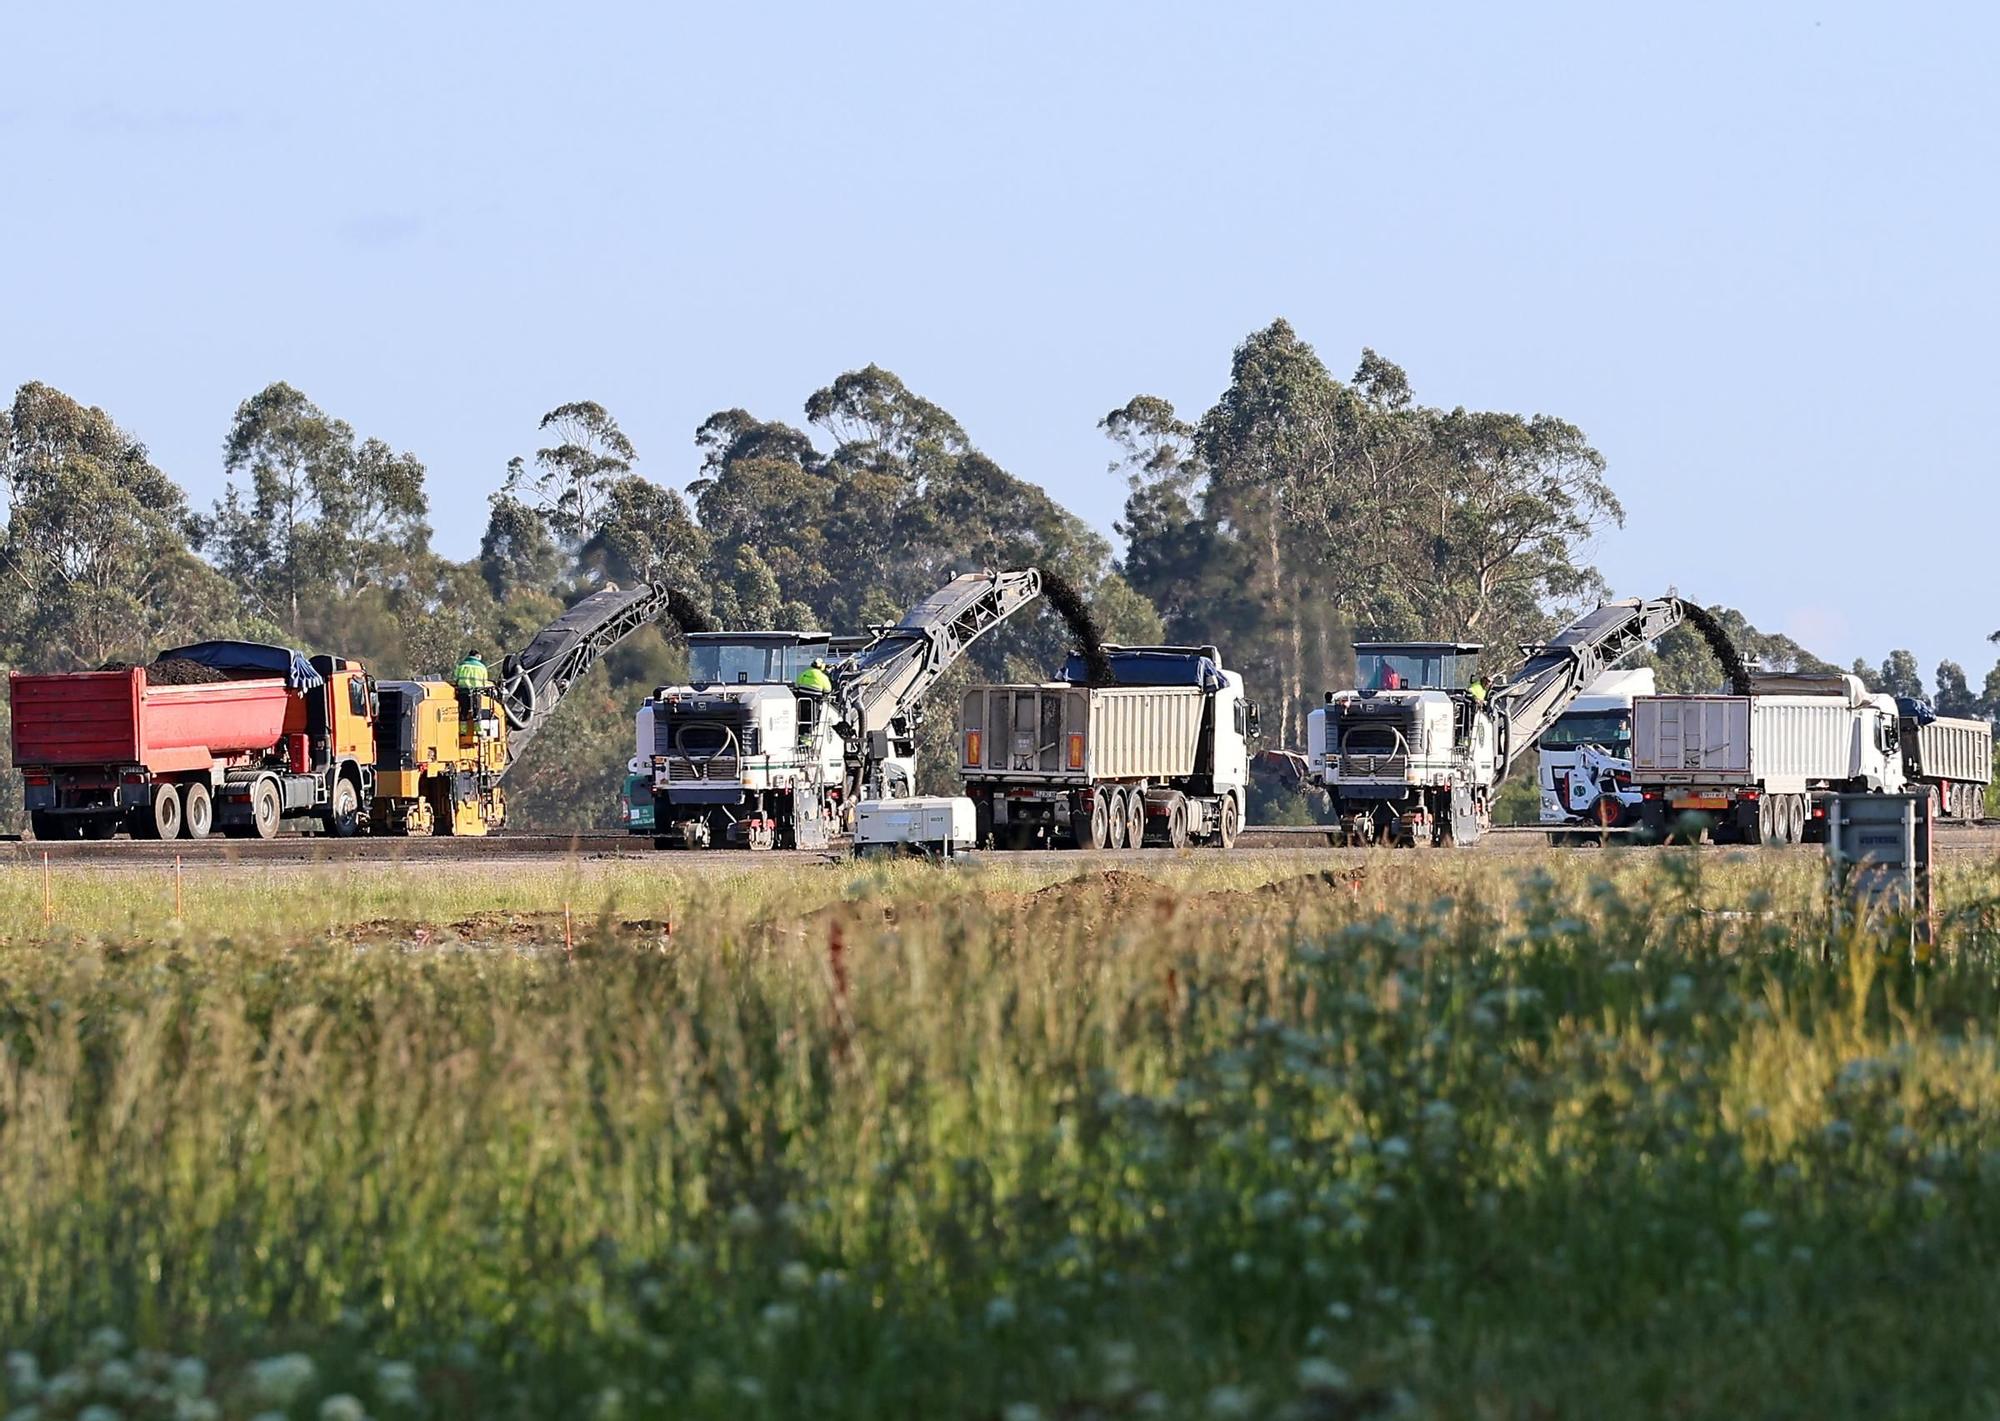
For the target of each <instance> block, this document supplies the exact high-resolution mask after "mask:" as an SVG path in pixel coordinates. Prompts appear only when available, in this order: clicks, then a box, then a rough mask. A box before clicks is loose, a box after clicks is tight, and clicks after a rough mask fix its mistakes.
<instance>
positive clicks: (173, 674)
mask: <svg viewBox="0 0 2000 1421" xmlns="http://www.w3.org/2000/svg"><path fill="white" fill-rule="evenodd" d="M228 679H229V678H228V677H227V676H225V675H224V674H223V673H222V672H220V671H218V670H216V669H215V668H214V667H213V666H204V665H202V664H201V663H200V662H199V661H189V660H188V659H187V658H185V657H181V656H170V657H167V658H166V659H165V660H162V661H155V662H154V663H153V664H152V665H151V666H148V667H147V668H146V680H147V682H148V683H149V684H151V685H154V686H207V685H211V684H213V683H214V682H216V681H227V680H228Z"/></svg>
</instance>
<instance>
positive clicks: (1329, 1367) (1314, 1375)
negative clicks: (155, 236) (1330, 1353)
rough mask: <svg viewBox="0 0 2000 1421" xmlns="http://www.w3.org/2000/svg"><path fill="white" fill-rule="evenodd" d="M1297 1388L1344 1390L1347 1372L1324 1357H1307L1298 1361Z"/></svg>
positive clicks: (1307, 1389) (1305, 1389)
mask: <svg viewBox="0 0 2000 1421" xmlns="http://www.w3.org/2000/svg"><path fill="white" fill-rule="evenodd" d="M1299 1389H1300V1390H1302V1391H1345V1390H1346V1389H1347V1373H1346V1372H1344V1371H1342V1370H1341V1369H1340V1368H1339V1367H1337V1366H1335V1365H1334V1364H1333V1363H1332V1362H1329V1361H1327V1359H1326V1358H1324V1357H1308V1358H1306V1359H1305V1360H1304V1361H1303V1362H1301V1363H1299Z"/></svg>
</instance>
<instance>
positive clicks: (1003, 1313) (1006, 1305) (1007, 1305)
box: [986, 1293, 1017, 1327]
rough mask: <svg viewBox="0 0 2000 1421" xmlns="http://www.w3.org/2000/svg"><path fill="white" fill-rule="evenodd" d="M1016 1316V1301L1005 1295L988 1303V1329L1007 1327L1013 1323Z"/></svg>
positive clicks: (989, 1300)
mask: <svg viewBox="0 0 2000 1421" xmlns="http://www.w3.org/2000/svg"><path fill="white" fill-rule="evenodd" d="M1016 1315H1017V1311H1016V1309H1015V1307H1014V1300H1013V1299H1012V1298H1010V1297H1008V1296H1007V1295H1006V1294H1005V1293H1002V1294H1000V1296H998V1297H996V1298H989V1299H988V1300H987V1302H986V1325H987V1326H988V1327H1005V1326H1007V1325H1008V1324H1009V1323H1011V1322H1013V1320H1014V1318H1015V1317H1016Z"/></svg>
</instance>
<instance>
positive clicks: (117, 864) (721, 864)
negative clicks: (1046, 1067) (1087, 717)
mask: <svg viewBox="0 0 2000 1421" xmlns="http://www.w3.org/2000/svg"><path fill="white" fill-rule="evenodd" d="M1548 847H1549V845H1548V837H1547V835H1545V834H1544V833H1543V832H1542V831H1540V830H1538V829H1501V830H1496V831H1494V832H1493V833H1491V834H1489V835H1487V836H1486V837H1485V838H1484V839H1482V840H1480V842H1479V844H1478V845H1477V846H1476V847H1475V848H1473V849H1471V850H1454V849H1432V850H1413V849H1347V848H1340V847H1338V846H1336V845H1334V843H1333V842H1332V840H1331V838H1330V837H1329V835H1328V834H1327V831H1326V830H1324V829H1319V828H1311V829H1295V828H1250V829H1246V830H1244V831H1243V835H1242V837H1241V838H1239V839H1238V840H1237V843H1236V847H1235V848H1234V849H1233V850H1231V851H1230V852H1231V854H1232V855H1235V856H1247V855H1254V856H1256V857H1259V858H1268V859H1286V860H1297V861H1300V862H1301V863H1304V862H1313V863H1327V862H1351V863H1360V862H1366V861H1368V860H1369V859H1370V858H1371V857H1374V856H1394V855H1402V854H1411V853H1424V852H1428V853H1458V852H1471V853H1477V854H1481V855H1488V854H1528V853H1535V852H1543V851H1547V849H1548ZM1933 847H1934V850H1935V852H1936V853H1937V855H1938V856H1939V857H1940V858H1958V857H1975V856H1976V857H1988V856H2000V821H1988V822H1983V823H1979V824H1973V825H1959V824H1940V825H1939V826H1938V827H1937V829H1936V833H1935V838H1934V840H1933ZM1564 851H1565V852H1573V853H1596V852H1600V850H1599V848H1598V847H1597V846H1596V845H1594V844H1584V845H1579V846H1577V847H1574V848H1570V849H1566V850H1564ZM1620 851H1621V852H1640V853H1652V852H1661V850H1653V849H1639V848H1630V847H1621V849H1620ZM1220 852H1221V851H1220V850H1217V849H1212V848H1194V849H1185V850H1175V849H1117V850H1105V851H1101V852H1096V851H1080V850H1074V849H1031V850H1027V851H1023V852H1011V853H1010V852H1000V851H989V852H987V853H985V854H983V855H980V857H984V858H992V859H1001V860H1005V861H1007V862H1016V863H1022V864H1031V865H1036V866H1041V867H1061V866H1063V865H1065V864H1086V863H1090V864H1119V863H1130V864H1142V863H1171V862H1174V861H1175V860H1177V859H1180V858H1183V857H1186V858H1191V859H1200V858H1205V857H1208V856H1210V855H1216V854H1219V853H1220ZM1716 852H1728V850H1716ZM1759 852H1764V853H1784V854H1811V855H1819V854H1822V853H1824V852H1825V850H1824V849H1822V848H1821V847H1819V846H1817V845H1805V846H1801V847H1796V848H1771V849H1764V850H1760V851H1759ZM44 854H46V855H47V857H48V860H49V862H50V864H51V865H55V864H62V865H66V866H71V867H76V868H86V867H87V868H107V869H112V868H157V867H165V866H169V865H171V864H172V863H173V861H174V860H175V859H176V858H179V859H180V860H181V862H182V864H183V867H184V868H186V869H202V868H210V867H215V868H221V867H253V866H271V867H281V866H282V867H306V866H311V865H315V864H328V865H333V864H350V863H351V864H379V865H392V864H411V865H431V864H452V865H455V866H456V865H463V866H466V867H473V866H483V865H493V866H501V865H515V864H544V865H546V864H551V863H562V862H566V861H568V860H570V859H572V858H574V859H578V860H588V861H593V862H621V861H623V862H631V863H635V864H638V863H654V864H658V865H659V866H660V867H662V868H669V869H695V870H700V871H716V870H730V869H739V868H778V867H783V866H796V865H799V864H810V863H823V862H826V861H828V860H830V859H840V858H844V857H846V855H845V853H844V851H841V850H834V851H831V852H823V853H806V852H793V851H772V852H761V853H753V852H750V851H747V850H743V849H709V850H703V851H700V852H694V853H690V852H686V851H683V850H656V849H654V848H653V847H652V841H651V840H650V839H648V838H644V837H639V836H636V835H629V834H618V833H596V834H578V835H573V836H572V835H544V834H496V835H493V836H491V837H489V838H481V839H451V838H432V839H390V838H382V839H371V838H360V839H328V838H321V837H317V836H308V835H302V834H283V835H280V836H279V837H277V838H275V839H264V840H254V839H224V838H210V839H203V840H200V841H199V842H195V841H189V840H180V841H178V842H172V843H159V842H157V841H147V840H135V839H110V840H104V841H99V842H79V841H74V840H67V841H57V842H51V843H39V842H36V841H34V840H24V839H0V865H10V864H11V865H17V866H22V867H26V866H28V865H34V866H37V867H39V866H40V865H41V863H42V859H43V855H44Z"/></svg>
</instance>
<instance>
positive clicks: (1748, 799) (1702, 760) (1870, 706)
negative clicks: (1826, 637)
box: [1632, 673, 1992, 844]
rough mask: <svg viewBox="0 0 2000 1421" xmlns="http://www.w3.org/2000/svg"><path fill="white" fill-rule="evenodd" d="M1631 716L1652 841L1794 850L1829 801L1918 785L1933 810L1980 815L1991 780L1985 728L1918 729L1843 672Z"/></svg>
mask: <svg viewBox="0 0 2000 1421" xmlns="http://www.w3.org/2000/svg"><path fill="white" fill-rule="evenodd" d="M1632 715H1633V723H1632V784H1633V787H1634V788H1635V789H1637V790H1638V791H1639V792H1640V794H1641V795H1642V796H1643V798H1642V800H1641V809H1640V826H1641V828H1642V829H1643V830H1646V831H1649V832H1650V833H1653V834H1655V835H1659V834H1665V833H1667V832H1669V831H1672V830H1675V829H1677V828H1678V829H1682V830H1684V831H1685V830H1686V829H1688V828H1690V827H1693V828H1706V829H1707V830H1708V831H1709V832H1711V833H1712V834H1713V835H1714V836H1715V837H1716V838H1717V839H1718V840H1720V841H1723V842H1740V843H1753V844H1754V843H1798V842H1800V841H1801V840H1804V839H1816V838H1818V837H1820V831H1821V830H1822V829H1823V827H1824V821H1825V816H1826V805H1825V802H1824V801H1825V798H1826V796H1828V795H1831V794H1841V793H1846V794H1900V793H1904V792H1906V791H1909V790H1913V789H1916V788H1918V787H1920V786H1929V787H1930V788H1931V789H1932V790H1933V791H1934V792H1935V794H1936V795H1937V797H1938V804H1939V809H1940V812H1943V813H1959V812H1960V811H1967V812H1969V813H1976V812H1977V810H1976V808H1973V805H1974V801H1975V800H1976V799H1978V798H1980V797H1981V796H1983V793H1984V784H1985V782H1986V780H1987V779H1989V778H1990V777H1991V774H1992V770H1991V761H1992V732H1991V729H1990V727H1987V726H1986V725H1984V724H1983V723H1981V722H1970V721H1942V720H1937V719H1934V718H1933V719H1929V720H1928V722H1927V723H1924V720H1923V717H1920V716H1919V715H1917V714H1916V712H1915V708H1914V707H1905V706H1899V705H1898V703H1897V701H1896V700H1895V699H1894V698H1893V697H1890V696H1886V695H1881V694H1878V693H1872V692H1870V691H1869V690H1868V689H1867V688H1866V687H1865V686H1863V685H1862V684H1861V682H1860V681H1859V680H1858V679H1857V678H1856V677H1853V676H1849V675H1845V674H1826V675H1805V674H1798V673H1787V674H1783V675H1763V676H1759V677H1757V678H1756V679H1755V681H1754V683H1753V686H1752V694H1751V695H1748V696H1640V697H1638V698H1636V699H1635V700H1634V702H1633V706H1632ZM1939 727H1943V729H1942V730H1940V729H1939ZM1969 787H1970V788H1969ZM1689 816H1698V817H1696V818H1693V819H1690V818H1689Z"/></svg>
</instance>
